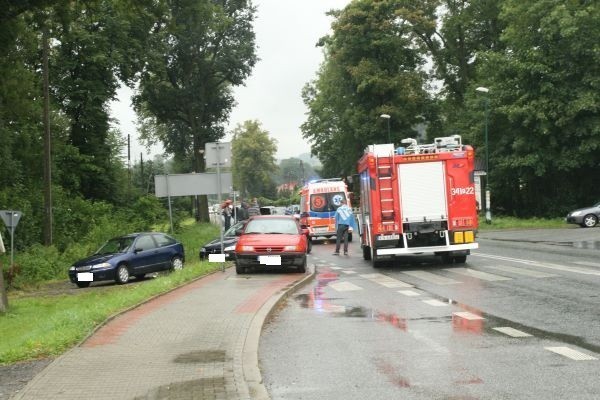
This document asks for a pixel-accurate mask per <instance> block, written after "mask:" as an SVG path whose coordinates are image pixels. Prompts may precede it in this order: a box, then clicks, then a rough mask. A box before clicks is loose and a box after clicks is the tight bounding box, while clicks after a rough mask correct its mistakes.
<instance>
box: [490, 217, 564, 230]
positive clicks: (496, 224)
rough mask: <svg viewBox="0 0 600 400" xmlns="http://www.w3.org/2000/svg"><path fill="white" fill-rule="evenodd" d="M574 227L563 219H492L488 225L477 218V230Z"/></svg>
mask: <svg viewBox="0 0 600 400" xmlns="http://www.w3.org/2000/svg"><path fill="white" fill-rule="evenodd" d="M573 226H574V225H569V224H566V223H565V220H564V218H551V219H543V218H529V219H519V218H514V217H492V222H491V223H490V224H488V223H486V222H485V217H484V216H480V217H479V230H480V231H490V230H497V229H549V228H570V227H573Z"/></svg>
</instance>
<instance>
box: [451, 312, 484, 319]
mask: <svg viewBox="0 0 600 400" xmlns="http://www.w3.org/2000/svg"><path fill="white" fill-rule="evenodd" d="M452 315H456V316H457V317H460V318H463V319H468V320H469V321H476V320H480V319H485V318H483V317H482V316H481V315H477V314H473V313H472V312H468V311H460V312H454V313H452Z"/></svg>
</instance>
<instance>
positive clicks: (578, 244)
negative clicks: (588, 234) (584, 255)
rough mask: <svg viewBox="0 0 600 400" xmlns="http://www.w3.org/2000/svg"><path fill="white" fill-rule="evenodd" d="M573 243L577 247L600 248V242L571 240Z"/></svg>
mask: <svg viewBox="0 0 600 400" xmlns="http://www.w3.org/2000/svg"><path fill="white" fill-rule="evenodd" d="M571 245H572V246H573V247H575V248H576V249H591V250H600V242H592V241H587V242H571Z"/></svg>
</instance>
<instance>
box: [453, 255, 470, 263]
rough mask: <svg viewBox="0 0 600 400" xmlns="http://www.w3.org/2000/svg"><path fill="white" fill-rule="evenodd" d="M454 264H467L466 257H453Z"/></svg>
mask: <svg viewBox="0 0 600 400" xmlns="http://www.w3.org/2000/svg"><path fill="white" fill-rule="evenodd" d="M454 262H455V263H456V264H464V263H465V262H467V256H456V257H454Z"/></svg>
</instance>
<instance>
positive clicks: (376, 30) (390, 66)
mask: <svg viewBox="0 0 600 400" xmlns="http://www.w3.org/2000/svg"><path fill="white" fill-rule="evenodd" d="M396 3H397V2H395V1H361V2H352V3H350V4H349V5H348V6H347V7H346V8H345V9H344V10H343V11H338V12H333V13H332V15H334V16H335V17H336V20H335V21H334V23H333V24H332V28H333V33H332V34H331V35H330V36H326V37H324V38H323V39H322V40H321V41H320V43H319V44H320V45H322V46H323V47H324V50H325V61H324V63H323V65H322V66H321V69H320V70H319V72H318V75H317V78H316V79H315V80H314V81H312V82H310V83H308V84H307V85H306V86H305V88H304V90H303V99H304V102H305V104H306V105H307V107H308V109H309V114H308V118H307V120H306V121H305V122H304V123H303V124H302V132H303V136H304V137H305V138H306V139H307V140H309V141H310V143H311V151H312V153H313V154H315V155H317V156H318V157H319V159H320V160H321V162H322V163H323V173H324V175H325V176H347V175H350V174H351V173H353V172H354V171H355V169H356V161H357V160H358V158H359V157H360V155H361V154H362V152H363V150H364V148H365V147H366V145H368V144H372V143H384V142H387V141H388V131H387V125H385V124H384V123H383V122H382V121H381V119H380V118H379V116H380V115H381V114H389V115H391V119H390V130H391V135H390V136H391V139H392V141H393V140H394V139H395V140H396V141H399V140H400V139H402V138H405V137H411V136H415V135H416V131H415V130H414V127H415V126H416V125H417V124H419V123H422V122H424V121H425V120H427V119H429V118H428V115H429V114H431V112H432V111H433V109H432V102H431V99H430V98H429V95H428V94H427V92H426V91H425V82H426V75H425V73H424V72H423V71H422V69H421V67H422V65H423V63H424V61H423V59H422V58H421V57H420V54H419V52H418V51H417V49H415V48H414V46H413V45H412V42H411V37H410V35H409V33H410V31H409V30H408V29H407V27H406V26H404V25H402V24H398V23H397V19H396V17H395V16H394V9H395V6H396V5H397V4H396Z"/></svg>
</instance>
